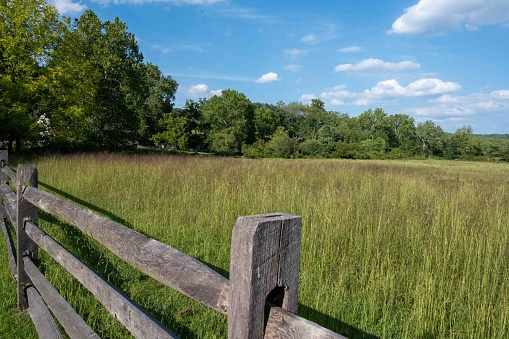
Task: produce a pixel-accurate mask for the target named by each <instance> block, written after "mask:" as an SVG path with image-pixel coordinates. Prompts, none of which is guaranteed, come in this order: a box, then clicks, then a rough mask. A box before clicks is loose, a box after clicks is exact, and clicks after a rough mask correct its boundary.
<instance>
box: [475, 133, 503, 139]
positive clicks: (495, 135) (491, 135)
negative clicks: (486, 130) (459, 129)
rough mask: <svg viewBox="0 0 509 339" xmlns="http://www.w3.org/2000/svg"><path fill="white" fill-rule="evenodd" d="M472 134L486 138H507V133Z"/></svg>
mask: <svg viewBox="0 0 509 339" xmlns="http://www.w3.org/2000/svg"><path fill="white" fill-rule="evenodd" d="M474 136H476V137H478V138H487V139H509V134H474Z"/></svg>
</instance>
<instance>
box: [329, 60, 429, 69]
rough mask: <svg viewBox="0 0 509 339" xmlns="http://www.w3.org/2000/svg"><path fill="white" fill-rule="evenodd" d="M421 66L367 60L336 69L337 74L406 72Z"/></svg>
mask: <svg viewBox="0 0 509 339" xmlns="http://www.w3.org/2000/svg"><path fill="white" fill-rule="evenodd" d="M420 67H421V65H419V64H418V63H415V62H413V61H402V62H398V63H395V62H386V61H383V60H380V59H373V58H369V59H365V60H362V61H361V62H359V63H358V64H355V65H354V64H341V65H338V66H336V67H335V68H334V70H335V71H336V72H345V71H379V70H388V71H405V70H412V69H417V68H420Z"/></svg>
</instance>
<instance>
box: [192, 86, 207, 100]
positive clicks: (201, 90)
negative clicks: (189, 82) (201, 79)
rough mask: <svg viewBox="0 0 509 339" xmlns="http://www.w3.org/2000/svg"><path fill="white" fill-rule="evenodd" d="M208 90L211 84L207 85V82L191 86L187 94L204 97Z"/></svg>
mask: <svg viewBox="0 0 509 339" xmlns="http://www.w3.org/2000/svg"><path fill="white" fill-rule="evenodd" d="M208 92H209V86H207V85H205V84H198V85H194V86H191V87H190V88H189V90H188V91H187V94H188V95H189V96H190V97H193V98H196V97H202V96H204V95H205V94H207V93H208Z"/></svg>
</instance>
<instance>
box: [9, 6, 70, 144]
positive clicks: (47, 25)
mask: <svg viewBox="0 0 509 339" xmlns="http://www.w3.org/2000/svg"><path fill="white" fill-rule="evenodd" d="M0 13H1V14H0V18H1V21H0V94H1V95H0V137H1V136H4V138H5V137H6V138H7V139H8V144H9V151H12V146H13V143H14V141H16V147H17V148H18V149H19V148H20V146H21V144H22V143H23V142H31V143H35V142H36V141H37V137H38V133H39V128H38V123H37V119H38V117H39V114H40V112H39V105H38V102H37V99H38V98H39V96H40V94H41V93H40V92H41V88H40V87H41V82H42V81H43V79H44V66H45V65H46V64H47V62H48V61H49V59H50V57H51V55H52V52H53V49H54V47H55V44H56V42H57V41H58V38H59V35H60V29H61V27H60V24H59V21H58V12H57V11H56V9H55V8H54V7H53V6H51V5H50V4H48V3H47V2H46V1H44V0H14V1H0Z"/></svg>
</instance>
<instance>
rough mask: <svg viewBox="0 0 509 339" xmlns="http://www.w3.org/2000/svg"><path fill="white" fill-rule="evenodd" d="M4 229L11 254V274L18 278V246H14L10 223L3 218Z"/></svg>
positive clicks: (8, 250)
mask: <svg viewBox="0 0 509 339" xmlns="http://www.w3.org/2000/svg"><path fill="white" fill-rule="evenodd" d="M1 223H2V231H3V232H4V236H5V240H6V241H7V254H8V256H9V268H10V269H11V274H12V276H13V278H14V280H16V281H17V280H18V272H17V266H16V248H15V247H14V242H13V241H12V236H11V231H10V230H9V225H7V224H6V222H5V220H4V219H3V218H2V220H1Z"/></svg>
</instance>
